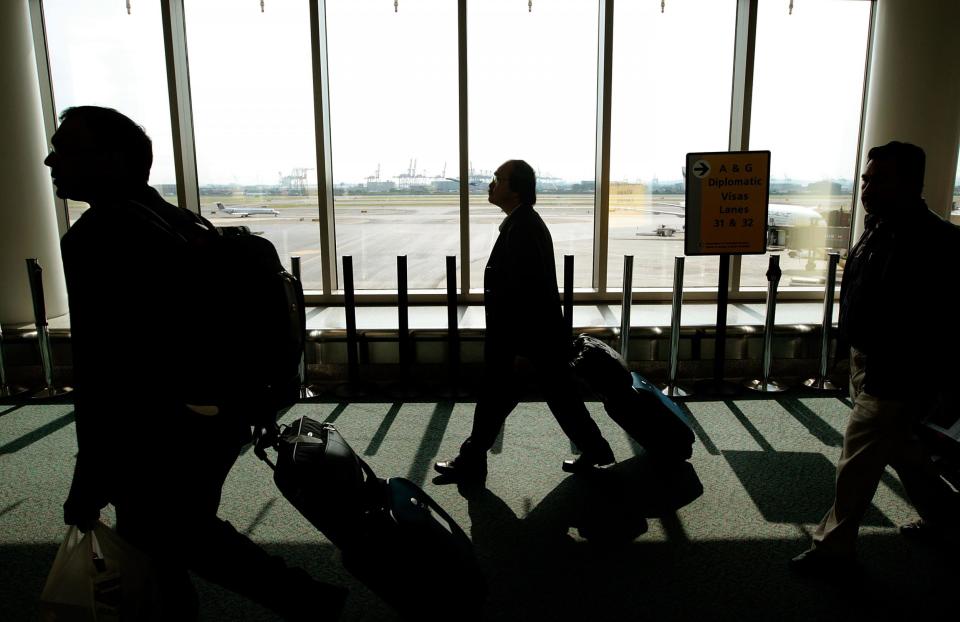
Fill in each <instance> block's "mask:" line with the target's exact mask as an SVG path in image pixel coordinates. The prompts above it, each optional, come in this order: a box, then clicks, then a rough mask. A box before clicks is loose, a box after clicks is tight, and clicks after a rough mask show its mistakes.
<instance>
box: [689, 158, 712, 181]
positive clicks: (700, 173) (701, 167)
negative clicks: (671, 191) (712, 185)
mask: <svg viewBox="0 0 960 622" xmlns="http://www.w3.org/2000/svg"><path fill="white" fill-rule="evenodd" d="M709 172H710V165H709V164H707V161H706V160H698V161H697V163H696V164H695V165H694V166H693V173H694V174H695V175H696V176H697V177H706V175H707V173H709Z"/></svg>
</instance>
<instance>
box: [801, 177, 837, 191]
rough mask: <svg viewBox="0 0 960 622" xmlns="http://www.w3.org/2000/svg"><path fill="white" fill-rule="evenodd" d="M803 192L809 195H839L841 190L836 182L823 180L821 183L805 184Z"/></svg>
mask: <svg viewBox="0 0 960 622" xmlns="http://www.w3.org/2000/svg"><path fill="white" fill-rule="evenodd" d="M804 191H805V192H809V193H810V194H840V193H841V192H842V189H841V187H840V184H838V183H837V182H835V181H830V180H829V179H824V180H823V181H815V182H813V183H812V184H807V187H806V188H805V189H804Z"/></svg>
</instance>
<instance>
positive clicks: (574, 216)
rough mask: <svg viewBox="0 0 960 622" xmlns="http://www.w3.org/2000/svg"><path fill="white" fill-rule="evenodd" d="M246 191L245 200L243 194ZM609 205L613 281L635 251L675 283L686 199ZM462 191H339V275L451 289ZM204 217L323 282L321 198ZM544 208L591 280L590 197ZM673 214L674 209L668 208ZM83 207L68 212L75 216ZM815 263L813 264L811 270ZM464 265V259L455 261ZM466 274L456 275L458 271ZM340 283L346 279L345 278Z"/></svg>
mask: <svg viewBox="0 0 960 622" xmlns="http://www.w3.org/2000/svg"><path fill="white" fill-rule="evenodd" d="M236 199H240V200H236ZM618 199H619V200H618V201H616V202H614V205H613V207H612V209H611V211H610V222H609V245H608V286H609V287H613V288H619V287H621V286H622V279H623V256H624V255H633V256H634V260H633V262H634V263H633V284H634V288H670V287H672V284H673V265H674V257H676V256H678V255H683V232H682V231H681V230H679V229H681V227H682V225H683V222H684V220H683V218H682V217H680V216H677V215H675V214H676V212H677V211H678V209H677V206H678V203H679V202H680V200H682V197H667V198H664V199H658V198H656V197H650V196H649V195H644V196H642V197H630V196H627V197H618ZM458 200H459V198H458V196H456V195H429V196H414V195H392V196H390V195H372V196H371V195H368V196H337V197H335V200H334V204H335V236H336V243H337V257H338V261H337V263H338V273H340V277H341V279H342V263H341V260H340V258H341V257H342V256H344V255H350V256H352V257H353V265H354V287H355V288H356V289H358V290H359V289H394V288H395V287H396V282H397V268H396V256H397V255H406V256H407V265H408V283H409V288H410V289H411V290H415V289H444V288H446V273H445V270H446V268H445V265H446V264H445V257H446V256H447V255H456V256H459V255H460V242H459V240H460V210H459V203H458ZM216 201H224V202H225V203H226V204H228V205H244V206H251V207H252V206H259V205H268V206H269V207H274V208H276V209H278V210H279V211H280V215H278V216H271V215H260V214H257V215H249V216H240V215H218V214H217V212H216V207H215V202H216ZM201 209H202V213H203V215H204V216H205V217H206V218H208V219H209V220H210V221H211V222H212V223H213V224H215V225H217V226H235V225H246V226H248V227H250V229H251V231H253V232H255V233H257V234H259V235H262V236H263V237H265V238H266V239H268V240H270V241H271V242H273V244H274V245H275V246H276V248H277V251H278V253H279V254H280V257H281V260H282V261H283V262H284V264H285V265H287V266H289V265H290V257H291V256H295V255H296V256H300V258H301V271H302V278H303V281H304V286H305V288H306V289H308V290H309V289H320V288H321V286H322V275H321V250H320V222H319V215H318V208H317V198H316V197H258V198H251V197H236V198H234V197H229V198H224V197H207V196H201ZM537 211H538V212H539V213H540V214H541V216H542V217H543V219H544V221H545V222H546V223H547V225H548V227H549V228H550V232H551V234H552V236H553V241H554V247H555V251H556V261H557V277H558V279H559V280H560V282H561V283H560V284H562V279H563V255H568V254H570V255H574V257H575V260H574V261H575V270H574V285H575V287H578V288H580V287H586V288H588V287H591V286H592V255H593V229H594V222H593V221H594V219H593V211H594V208H593V195H543V196H541V197H539V200H538V204H537ZM671 212H672V213H671ZM75 213H76V214H78V213H79V211H78V210H73V209H72V210H71V220H73V218H74V216H75ZM503 217H504V214H503V212H502V211H500V209H499V208H497V207H495V206H493V205H490V204H489V203H487V201H486V197H485V196H483V195H473V196H471V201H470V223H469V225H470V286H471V288H480V287H482V283H483V269H484V266H485V264H486V260H487V257H488V255H489V253H490V250H491V249H492V247H493V243H494V241H495V240H496V237H497V233H498V227H499V225H500V223H501V222H502V220H503ZM661 225H665V226H668V227H676V228H677V229H678V231H677V233H675V234H674V235H673V236H670V237H661V236H658V235H657V233H656V230H657V228H658V227H659V226H661ZM742 261H743V267H742V276H741V282H742V284H743V285H744V286H751V287H766V285H767V281H766V277H765V273H766V271H767V268H768V261H767V258H766V257H765V256H760V255H757V256H745V257H744V258H743V260H742ZM780 262H781V264H780V265H781V268H782V269H783V271H784V277H783V279H782V280H781V283H780V285H781V287H782V288H786V287H790V286H791V282H792V281H793V280H794V278H796V277H799V278H798V279H797V281H796V282H795V283H794V284H795V285H796V284H797V283H799V284H801V286H803V287H811V286H814V287H815V286H816V283H817V280H818V279H820V278H822V277H823V276H824V272H825V266H826V262H825V261H823V260H817V261H815V262H813V265H812V266H811V262H810V260H809V259H808V258H806V257H789V256H788V254H787V253H786V252H783V253H781V259H780ZM685 264H686V268H685V278H684V288H685V289H686V288H716V286H717V273H718V264H719V260H718V258H717V257H715V256H710V257H687V258H686V262H685ZM811 267H812V269H811ZM458 269H459V266H458ZM458 282H459V274H458ZM341 283H342V280H341Z"/></svg>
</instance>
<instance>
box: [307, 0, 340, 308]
mask: <svg viewBox="0 0 960 622" xmlns="http://www.w3.org/2000/svg"><path fill="white" fill-rule="evenodd" d="M326 14H327V11H326V2H325V1H324V0H314V1H313V2H311V3H310V46H311V54H312V55H313V104H314V125H315V131H316V146H317V199H318V201H319V203H320V223H319V224H320V266H321V271H322V274H323V294H324V296H329V295H331V294H332V293H333V291H334V290H336V289H337V287H338V282H337V240H336V227H335V223H334V213H333V158H332V156H331V141H330V90H329V82H328V81H327V76H328V75H329V58H328V57H327V21H326Z"/></svg>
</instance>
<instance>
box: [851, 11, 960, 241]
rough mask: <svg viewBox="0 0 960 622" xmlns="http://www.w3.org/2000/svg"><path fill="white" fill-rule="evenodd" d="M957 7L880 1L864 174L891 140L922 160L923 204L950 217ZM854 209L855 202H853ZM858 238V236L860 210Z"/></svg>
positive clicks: (957, 124)
mask: <svg viewBox="0 0 960 622" xmlns="http://www.w3.org/2000/svg"><path fill="white" fill-rule="evenodd" d="M958 26H960V2H958V1H957V0H923V2H917V1H916V0H877V6H876V24H875V27H874V33H873V49H872V54H873V61H872V66H871V69H870V77H869V84H868V88H867V102H866V105H867V114H866V124H865V127H864V137H863V150H862V151H863V157H862V160H861V171H862V170H863V169H864V168H866V161H867V151H869V149H870V148H871V147H874V146H876V145H882V144H884V143H886V142H889V141H891V140H901V141H904V142H909V143H914V144H915V145H918V146H920V147H922V148H923V150H924V151H926V153H927V171H926V177H925V179H924V197H925V198H926V200H927V205H928V206H929V207H930V209H931V210H933V211H934V212H937V213H938V214H940V215H943V216H947V215H948V214H949V212H950V203H951V200H952V196H953V183H954V175H955V174H956V171H957V151H958V148H960V46H958V45H957V40H956V35H957V27H958ZM858 202H859V199H858ZM859 207H860V209H859V211H858V217H857V223H856V227H857V228H856V235H857V236H859V234H860V233H861V232H862V231H863V209H862V208H863V206H862V205H861V206H859Z"/></svg>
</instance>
